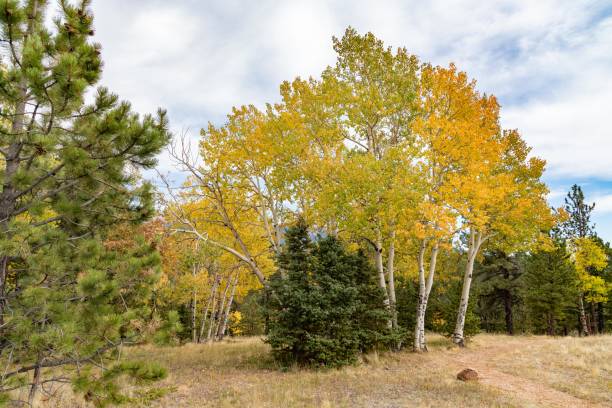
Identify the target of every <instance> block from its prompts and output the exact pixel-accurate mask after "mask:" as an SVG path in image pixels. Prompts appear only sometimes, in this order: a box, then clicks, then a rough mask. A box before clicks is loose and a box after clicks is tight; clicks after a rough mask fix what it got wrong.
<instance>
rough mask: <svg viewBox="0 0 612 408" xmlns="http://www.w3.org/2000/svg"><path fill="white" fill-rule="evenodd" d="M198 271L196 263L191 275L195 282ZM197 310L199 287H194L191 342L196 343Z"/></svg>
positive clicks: (196, 247)
mask: <svg viewBox="0 0 612 408" xmlns="http://www.w3.org/2000/svg"><path fill="white" fill-rule="evenodd" d="M198 244H199V241H196V244H195V249H196V253H197V251H198V246H199V245H198ZM198 269H199V265H198V263H197V262H194V264H193V270H192V273H191V275H192V276H193V278H194V280H195V277H196V275H197V274H198ZM197 310H198V287H197V285H193V291H192V293H191V341H192V342H194V343H195V342H196V341H197V328H196V313H197Z"/></svg>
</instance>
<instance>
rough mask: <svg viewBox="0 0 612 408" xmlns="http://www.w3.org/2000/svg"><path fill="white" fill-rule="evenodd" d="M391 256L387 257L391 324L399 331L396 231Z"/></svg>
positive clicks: (392, 240)
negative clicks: (396, 287) (396, 288)
mask: <svg viewBox="0 0 612 408" xmlns="http://www.w3.org/2000/svg"><path fill="white" fill-rule="evenodd" d="M390 241H391V242H389V255H387V279H388V280H389V305H390V306H391V324H392V326H393V328H394V329H397V301H396V298H395V264H394V263H395V231H393V232H392V233H391V236H390Z"/></svg>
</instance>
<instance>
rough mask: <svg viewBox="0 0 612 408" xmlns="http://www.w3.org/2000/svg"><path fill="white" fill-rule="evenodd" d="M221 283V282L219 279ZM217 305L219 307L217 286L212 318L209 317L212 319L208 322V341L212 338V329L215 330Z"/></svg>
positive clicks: (214, 294) (211, 313) (213, 300)
mask: <svg viewBox="0 0 612 408" xmlns="http://www.w3.org/2000/svg"><path fill="white" fill-rule="evenodd" d="M219 283H221V282H220V281H219ZM217 286H218V285H217ZM216 307H217V289H216V288H215V291H214V292H213V297H212V310H211V311H210V319H209V320H210V321H209V323H208V333H207V335H206V342H207V343H210V342H211V340H212V330H213V326H214V325H215V312H216Z"/></svg>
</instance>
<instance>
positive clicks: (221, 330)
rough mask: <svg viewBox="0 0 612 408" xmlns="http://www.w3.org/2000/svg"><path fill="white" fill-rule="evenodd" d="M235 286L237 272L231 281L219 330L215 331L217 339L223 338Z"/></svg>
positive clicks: (236, 284)
mask: <svg viewBox="0 0 612 408" xmlns="http://www.w3.org/2000/svg"><path fill="white" fill-rule="evenodd" d="M236 286H238V272H236V275H235V276H234V281H233V282H232V290H231V291H230V297H229V300H228V302H227V306H226V307H225V313H223V320H222V324H221V325H220V328H219V331H218V332H217V338H218V339H219V340H223V337H225V331H226V330H227V322H228V321H229V315H230V311H231V309H232V304H233V303H234V294H235V293H236Z"/></svg>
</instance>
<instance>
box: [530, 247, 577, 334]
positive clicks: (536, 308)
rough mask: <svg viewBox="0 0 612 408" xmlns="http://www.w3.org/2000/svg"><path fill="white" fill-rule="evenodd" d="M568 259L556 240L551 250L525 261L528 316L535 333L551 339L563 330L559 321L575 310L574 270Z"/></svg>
mask: <svg viewBox="0 0 612 408" xmlns="http://www.w3.org/2000/svg"><path fill="white" fill-rule="evenodd" d="M568 258H569V257H568V255H567V251H566V249H565V246H564V245H563V243H562V242H561V241H559V242H557V245H556V247H555V248H554V249H553V250H552V251H548V252H539V253H536V254H533V255H530V256H529V257H528V258H527V261H526V268H525V273H524V276H523V279H524V281H525V293H524V298H525V303H526V305H527V308H528V310H529V316H530V319H531V321H532V324H533V326H534V328H535V329H536V330H538V331H540V332H545V333H546V334H548V335H551V336H552V335H555V334H557V333H559V332H560V330H562V329H563V328H562V327H559V326H560V322H563V321H564V320H565V317H566V315H567V314H568V311H569V312H571V311H572V309H575V301H574V299H575V298H576V296H578V289H577V287H576V282H577V279H576V271H575V270H574V268H573V266H572V265H571V263H570V261H569V259H568ZM574 312H575V310H574ZM571 314H572V315H575V313H571ZM574 324H575V322H574ZM565 329H567V327H566V328H565Z"/></svg>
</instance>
